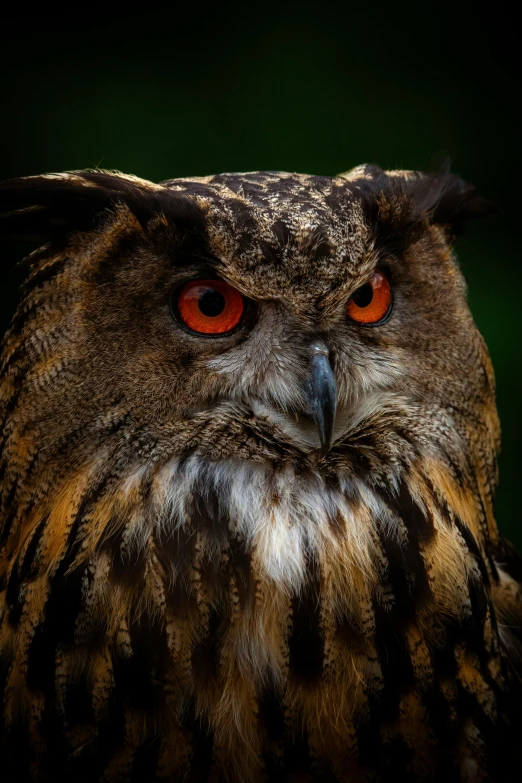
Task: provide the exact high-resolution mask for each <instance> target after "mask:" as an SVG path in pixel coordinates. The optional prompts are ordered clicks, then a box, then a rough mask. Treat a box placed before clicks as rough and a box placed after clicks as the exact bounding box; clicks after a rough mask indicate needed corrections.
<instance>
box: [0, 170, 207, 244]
mask: <svg viewBox="0 0 522 783" xmlns="http://www.w3.org/2000/svg"><path fill="white" fill-rule="evenodd" d="M121 204H125V205H126V206H127V207H128V208H129V209H130V211H131V212H132V213H133V215H134V216H135V217H136V219H137V220H138V221H139V223H141V224H142V225H143V226H144V225H145V224H146V223H147V221H148V220H150V219H151V218H153V217H154V216H155V215H157V214H158V213H166V212H168V213H170V216H171V217H172V218H173V220H174V222H177V223H179V222H181V223H183V222H193V221H194V220H196V219H197V217H198V215H199V210H198V209H197V208H196V206H195V204H194V203H193V202H192V201H191V200H189V199H188V198H186V197H184V196H182V195H180V194H174V193H173V192H172V191H169V190H167V189H166V188H164V187H162V186H161V185H155V184H154V183H152V182H148V181H147V180H142V179H139V178H138V177H132V176H127V175H124V174H120V173H119V172H105V171H78V172H70V173H63V174H45V175H42V176H36V177H24V178H21V179H11V180H7V181H5V182H2V183H0V234H1V235H4V236H9V237H14V238H21V239H28V240H31V241H38V242H48V241H52V240H54V239H60V238H62V237H64V236H66V235H67V234H69V233H71V232H75V231H85V230H89V229H90V228H91V227H92V226H93V225H94V224H95V222H96V220H97V218H98V216H99V215H100V214H101V213H103V212H104V211H106V210H108V209H111V208H115V207H117V206H118V205H121Z"/></svg>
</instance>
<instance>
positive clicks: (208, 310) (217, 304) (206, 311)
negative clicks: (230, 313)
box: [198, 291, 226, 318]
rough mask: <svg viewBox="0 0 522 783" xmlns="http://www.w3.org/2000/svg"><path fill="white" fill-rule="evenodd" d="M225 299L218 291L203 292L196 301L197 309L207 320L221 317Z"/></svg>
mask: <svg viewBox="0 0 522 783" xmlns="http://www.w3.org/2000/svg"><path fill="white" fill-rule="evenodd" d="M225 304H226V303H225V297H224V296H223V294H220V293H219V291H205V293H204V294H201V296H200V297H199V299H198V305H199V309H200V310H201V312H202V313H203V315H206V316H208V318H215V317H216V316H217V315H221V313H222V312H223V310H224V309H225Z"/></svg>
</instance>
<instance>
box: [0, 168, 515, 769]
mask: <svg viewBox="0 0 522 783" xmlns="http://www.w3.org/2000/svg"><path fill="white" fill-rule="evenodd" d="M485 207H486V205H485V203H484V202H483V201H481V200H480V199H479V198H478V197H477V196H476V194H475V192H474V190H473V189H472V188H469V187H468V186H466V185H464V183H462V182H461V181H460V180H459V179H458V178H456V177H454V176H452V175H449V174H433V175H427V174H419V173H413V172H389V173H384V172H382V171H381V170H380V169H377V168H376V167H360V168H358V169H355V170H354V171H352V172H349V173H347V174H346V175H342V176H340V177H337V178H330V177H312V176H306V175H297V174H279V173H255V174H233V175H219V176H216V177H206V178H195V179H186V180H172V181H169V182H165V183H163V184H161V185H154V184H153V183H149V182H145V181H143V180H139V179H137V178H135V177H128V176H124V175H121V174H113V173H105V172H78V173H75V174H63V175H49V176H47V177H34V178H26V179H22V180H14V181H11V182H7V183H4V184H3V185H2V186H0V225H1V226H2V227H3V230H5V232H6V233H12V234H19V235H23V236H31V237H35V239H38V240H39V241H40V242H44V244H43V246H42V247H40V249H39V250H37V251H35V253H34V254H33V255H32V256H30V257H29V269H30V271H29V273H28V277H27V281H26V283H25V288H24V292H23V297H22V300H21V303H20V306H19V309H18V312H17V314H16V315H15V318H14V321H13V324H12V326H11V329H10V330H9V332H8V334H7V335H6V338H5V340H4V346H3V354H2V365H1V367H2V369H1V373H2V377H1V385H0V418H1V420H2V422H3V429H2V436H1V438H2V439H1V441H0V449H1V451H0V469H1V471H2V484H1V495H0V498H1V517H0V526H1V531H2V534H1V541H0V588H1V592H0V618H1V627H0V661H1V669H0V672H1V673H2V677H3V679H1V680H0V683H1V688H2V692H3V709H2V722H3V731H2V737H3V740H2V743H3V744H1V745H0V748H1V753H2V761H3V764H4V768H6V769H7V770H8V771H7V780H9V781H11V780H13V781H14V780H17V781H21V780H34V781H53V782H54V781H58V780H64V781H65V780H67V781H69V780H75V781H76V780H78V781H88V782H89V783H94V781H98V780H100V781H107V783H109V782H110V783H120V782H121V783H123V782H124V781H140V783H141V782H143V783H145V781H178V780H187V781H221V780H223V781H248V782H250V781H252V783H253V782H254V781H256V782H257V781H264V780H268V781H276V780H285V779H287V780H291V781H305V780H306V781H309V780H325V781H367V780H376V781H388V780H395V779H402V780H405V781H406V780H410V781H419V780H441V779H447V780H466V781H482V780H484V781H485V780H494V781H497V780H498V781H506V780H510V779H513V780H514V779H516V778H515V777H510V775H511V772H510V770H511V769H512V768H513V764H514V763H515V762H516V761H517V759H518V756H517V753H518V752H519V751H518V748H517V744H518V743H517V741H516V737H517V732H519V730H520V724H519V719H518V715H517V706H518V699H519V698H520V673H521V668H520V667H521V664H522V660H521V649H522V648H521V637H522V598H521V587H520V582H521V578H522V574H521V570H520V566H519V565H518V561H517V558H516V556H515V555H514V553H513V552H512V551H511V549H510V548H509V546H508V545H507V544H506V543H505V542H504V541H503V539H502V538H501V537H500V535H499V533H498V530H497V526H496V522H495V518H494V513H493V499H494V490H495V485H496V460H495V453H496V450H497V449H498V446H499V427H498V421H497V415H496V409H495V401H494V381H493V372H492V368H491V364H490V361H489V358H488V354H487V350H486V347H485V345H484V343H483V340H482V338H481V337H480V335H479V333H478V332H477V330H476V327H475V326H474V324H473V321H472V317H471V314H470V313H469V310H468V307H467V305H466V301H465V285H464V282H463V279H462V277H461V274H460V271H459V269H458V266H457V264H456V261H455V258H454V256H453V253H452V250H451V243H452V240H453V233H454V231H455V230H457V229H458V228H459V226H460V224H461V223H462V221H464V220H465V219H467V218H469V217H473V216H475V215H477V214H480V213H481V212H483V211H484V210H485ZM375 269H382V270H384V273H385V275H386V277H387V278H388V279H389V280H390V282H391V287H392V291H393V309H391V310H390V312H391V315H389V317H387V320H383V321H382V323H381V322H379V324H378V325H377V326H375V327H368V326H365V325H361V324H360V323H355V322H353V321H351V320H350V319H349V318H347V315H346V310H345V305H346V302H347V301H349V300H350V301H351V297H352V296H353V294H354V292H356V291H358V290H360V289H361V288H362V287H363V286H364V285H365V284H367V282H368V280H369V279H370V278H371V276H372V274H373V273H374V271H375ZM209 277H210V278H212V277H217V278H219V279H223V280H225V281H227V282H228V283H230V284H231V285H232V286H233V287H234V288H235V289H237V290H239V291H240V292H241V294H242V295H243V297H245V301H246V303H247V304H246V309H245V315H244V318H243V320H242V321H241V323H240V324H239V326H238V328H237V329H235V330H234V331H231V332H230V334H226V335H224V336H217V337H215V336H212V337H208V336H205V335H201V334H195V333H194V332H191V331H190V330H187V329H186V328H184V327H183V324H182V323H181V322H180V320H179V313H177V311H176V305H175V302H176V296H177V292H178V291H179V290H180V286H182V285H184V284H185V283H186V282H187V281H188V280H191V279H208V278H209ZM173 302H174V305H173ZM314 346H315V348H314ZM317 346H319V348H317ZM311 347H312V348H313V350H315V351H316V353H317V351H318V352H319V354H320V355H321V356H327V357H328V359H321V361H322V362H323V364H322V365H321V366H322V367H324V366H326V365H325V362H326V361H328V367H330V368H331V373H332V377H334V379H335V381H334V382H335V385H336V396H337V415H336V418H335V426H334V428H333V433H332V437H331V439H330V440H329V442H328V443H327V445H326V446H324V445H323V447H321V442H322V441H323V440H324V438H325V437H326V436H324V433H323V434H321V436H320V435H319V433H320V432H321V430H320V426H319V424H317V426H316V422H317V421H318V419H317V415H319V414H316V413H313V408H312V409H311V408H310V407H309V404H310V403H309V401H310V399H312V397H313V394H312V392H310V388H311V387H310V383H311V381H310V378H311V377H312V375H311V373H312V370H311V369H310V368H311V367H312V366H315V365H314V364H313V362H314V359H313V356H314V355H316V354H313V353H312V354H311V353H310V351H311ZM321 352H323V353H321ZM314 377H315V376H314ZM314 388H315V387H314ZM314 393H315V392H314ZM311 395H312V396H311ZM318 428H319V430H318ZM320 437H321V442H320ZM326 440H328V438H326Z"/></svg>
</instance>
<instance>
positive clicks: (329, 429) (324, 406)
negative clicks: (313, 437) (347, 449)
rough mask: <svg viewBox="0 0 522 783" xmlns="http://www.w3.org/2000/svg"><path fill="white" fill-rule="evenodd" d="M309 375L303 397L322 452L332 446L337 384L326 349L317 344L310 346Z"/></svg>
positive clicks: (324, 346) (321, 344)
mask: <svg viewBox="0 0 522 783" xmlns="http://www.w3.org/2000/svg"><path fill="white" fill-rule="evenodd" d="M311 349H312V358H311V361H310V374H309V376H308V379H307V382H306V386H305V397H306V400H307V402H308V405H309V407H310V413H311V414H312V417H313V420H314V421H315V424H316V427H317V430H318V432H319V439H320V441H321V446H322V448H323V450H324V451H328V449H329V448H330V446H331V444H332V435H333V428H334V423H335V413H336V410H337V384H336V382H335V377H334V374H333V371H332V368H331V366H330V362H329V361H328V348H327V347H326V345H324V344H323V343H320V342H317V343H314V344H313V345H312V346H311Z"/></svg>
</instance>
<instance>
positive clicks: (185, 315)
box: [175, 280, 245, 335]
mask: <svg viewBox="0 0 522 783" xmlns="http://www.w3.org/2000/svg"><path fill="white" fill-rule="evenodd" d="M175 310H176V314H177V316H178V318H179V320H180V321H181V323H182V324H183V325H184V326H186V327H187V328H188V329H190V330H191V331H192V332H197V333H198V334H208V335H214V334H226V333H227V332H231V331H232V329H235V327H236V326H237V325H238V324H239V322H240V321H241V318H242V316H243V313H244V310H245V300H244V299H243V296H242V295H241V294H240V293H239V291H237V290H236V289H235V288H232V286H231V285H229V284H228V283H225V281H224V280H191V281H190V282H189V283H186V284H185V285H184V286H183V288H181V290H179V291H178V292H177V294H176V295H175Z"/></svg>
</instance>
